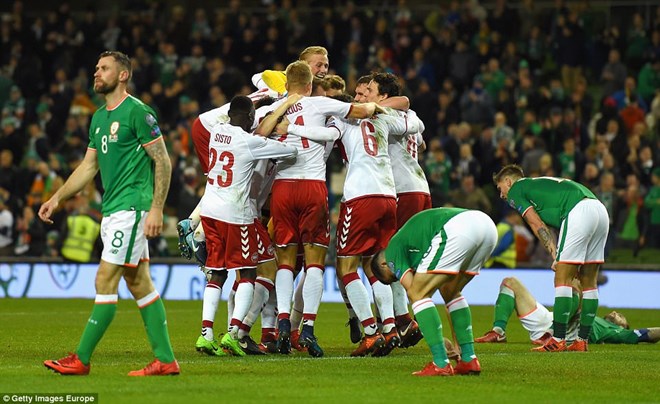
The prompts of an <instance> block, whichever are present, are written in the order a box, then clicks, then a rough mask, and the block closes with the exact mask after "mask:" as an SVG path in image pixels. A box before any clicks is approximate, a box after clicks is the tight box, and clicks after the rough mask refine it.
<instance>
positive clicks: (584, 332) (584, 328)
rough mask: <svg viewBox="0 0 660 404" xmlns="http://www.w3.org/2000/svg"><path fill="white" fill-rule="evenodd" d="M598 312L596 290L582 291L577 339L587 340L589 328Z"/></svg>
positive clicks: (589, 332)
mask: <svg viewBox="0 0 660 404" xmlns="http://www.w3.org/2000/svg"><path fill="white" fill-rule="evenodd" d="M597 310H598V289H588V290H584V291H582V313H580V330H579V331H578V338H580V339H584V340H588V339H589V334H591V326H592V325H593V323H594V319H595V318H596V311H597Z"/></svg>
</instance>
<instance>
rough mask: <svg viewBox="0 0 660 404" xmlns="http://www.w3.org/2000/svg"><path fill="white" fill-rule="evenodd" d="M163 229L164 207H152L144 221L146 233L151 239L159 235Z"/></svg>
mask: <svg viewBox="0 0 660 404" xmlns="http://www.w3.org/2000/svg"><path fill="white" fill-rule="evenodd" d="M162 231H163V209H162V208H154V207H152V208H151V209H150V210H149V213H147V219H146V220H145V221H144V235H145V237H146V238H148V239H151V238H154V237H158V236H159V235H160V233H161V232H162Z"/></svg>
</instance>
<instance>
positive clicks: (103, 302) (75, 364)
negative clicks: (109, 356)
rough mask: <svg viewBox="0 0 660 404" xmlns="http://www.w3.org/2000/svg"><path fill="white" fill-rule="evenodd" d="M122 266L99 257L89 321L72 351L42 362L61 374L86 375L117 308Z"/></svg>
mask: <svg viewBox="0 0 660 404" xmlns="http://www.w3.org/2000/svg"><path fill="white" fill-rule="evenodd" d="M122 273H123V267H121V266H119V265H116V264H111V263H109V262H106V261H104V260H103V259H101V262H100V263H99V269H98V271H97V272H96V281H95V285H96V298H95V299H94V307H93V309H92V314H91V315H90V316H89V321H87V324H86V325H85V329H84V331H83V333H82V336H81V337H80V342H79V343H78V348H76V351H75V353H74V354H72V355H70V356H67V357H64V358H62V359H59V360H55V361H53V360H47V361H44V365H45V366H46V367H47V368H49V369H52V370H54V371H55V372H57V373H60V374H64V375H86V374H88V373H89V369H90V366H89V364H90V360H91V357H92V353H93V352H94V349H95V348H96V345H97V344H98V343H99V341H101V338H103V335H104V334H105V332H106V330H107V329H108V327H109V326H110V323H112V320H113V319H114V317H115V313H116V312H117V296H118V294H117V288H118V285H119V280H120V279H121V276H122Z"/></svg>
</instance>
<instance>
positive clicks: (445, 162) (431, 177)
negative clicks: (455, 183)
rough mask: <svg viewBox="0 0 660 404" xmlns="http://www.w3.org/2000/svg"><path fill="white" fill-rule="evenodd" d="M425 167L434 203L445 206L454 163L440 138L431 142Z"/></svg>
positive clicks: (437, 205)
mask: <svg viewBox="0 0 660 404" xmlns="http://www.w3.org/2000/svg"><path fill="white" fill-rule="evenodd" d="M424 169H425V171H426V178H427V179H428V181H429V188H430V191H431V200H432V205H433V206H435V207H440V206H443V205H444V204H445V203H446V202H447V198H448V195H449V189H450V183H451V172H452V163H451V160H450V159H449V157H448V156H447V154H446V153H445V151H444V150H443V149H442V143H441V142H440V139H437V138H434V139H431V141H430V142H429V152H428V153H427V154H426V158H425V159H424Z"/></svg>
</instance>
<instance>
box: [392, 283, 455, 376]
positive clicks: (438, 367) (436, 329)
mask: <svg viewBox="0 0 660 404" xmlns="http://www.w3.org/2000/svg"><path fill="white" fill-rule="evenodd" d="M453 276H455V275H448V274H428V273H415V274H413V273H412V272H408V273H406V274H405V275H404V276H403V278H402V279H401V284H402V285H403V286H404V287H405V288H406V291H407V292H408V297H409V298H410V301H411V302H412V308H413V312H414V313H415V318H416V319H417V322H418V323H419V329H420V330H421V331H422V335H423V336H424V340H425V341H426V343H427V344H428V346H429V349H430V350H431V355H432V356H433V362H432V365H431V364H429V365H427V367H425V368H424V369H422V370H421V371H419V372H415V373H413V374H415V375H420V376H424V375H432V374H433V375H448V376H450V375H453V374H454V371H453V367H452V366H451V364H450V363H449V359H448V358H447V351H446V349H445V344H444V339H443V337H442V320H441V319H440V315H439V314H438V309H437V308H436V307H435V304H434V303H433V300H432V299H431V296H433V293H435V291H436V290H438V289H440V288H441V287H442V285H443V284H444V283H446V282H448V281H449V280H450V278H451V277H453Z"/></svg>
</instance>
